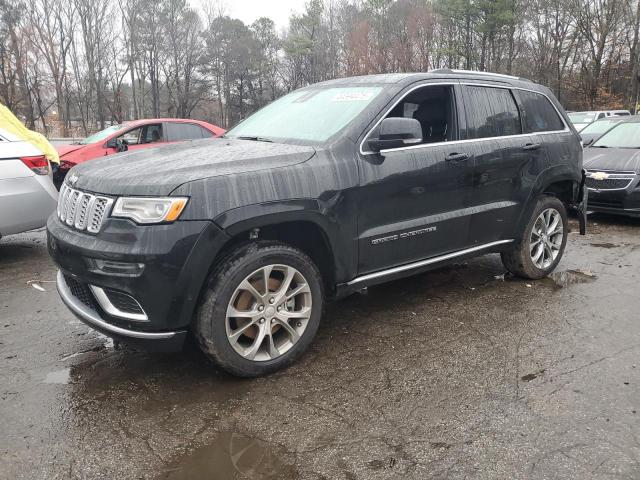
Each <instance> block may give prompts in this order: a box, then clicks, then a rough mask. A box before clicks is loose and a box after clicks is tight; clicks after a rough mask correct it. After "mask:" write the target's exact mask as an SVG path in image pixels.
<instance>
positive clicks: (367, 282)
mask: <svg viewBox="0 0 640 480" xmlns="http://www.w3.org/2000/svg"><path fill="white" fill-rule="evenodd" d="M513 242H514V240H513V239H510V240H498V241H496V242H491V243H485V244H483V245H478V246H475V247H471V248H465V249H464V250H458V251H456V252H451V253H447V254H445V255H440V256H438V257H432V258H427V259H424V260H419V261H417V262H412V263H407V264H405V265H399V266H397V267H393V268H388V269H386V270H380V271H378V272H373V273H368V274H366V275H361V276H359V277H356V278H354V279H353V280H351V281H350V282H347V283H341V284H339V285H338V286H337V289H336V290H337V291H336V297H337V298H342V297H345V296H347V295H350V294H352V293H354V292H356V291H358V290H360V289H362V288H365V287H368V286H371V285H376V284H379V283H384V282H388V281H391V280H396V279H398V278H403V277H408V276H411V275H415V274H418V273H421V272H424V271H427V270H430V269H432V268H435V267H437V266H440V265H441V264H445V263H447V262H448V261H449V260H453V259H458V258H460V257H467V256H475V255H476V254H477V253H478V252H483V251H487V250H492V249H497V250H499V248H498V247H500V246H502V245H506V244H509V243H513ZM485 253H488V252H485Z"/></svg>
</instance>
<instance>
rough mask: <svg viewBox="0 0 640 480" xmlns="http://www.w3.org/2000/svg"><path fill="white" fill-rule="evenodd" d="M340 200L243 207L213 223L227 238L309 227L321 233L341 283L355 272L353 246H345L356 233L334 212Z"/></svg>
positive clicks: (348, 222)
mask: <svg viewBox="0 0 640 480" xmlns="http://www.w3.org/2000/svg"><path fill="white" fill-rule="evenodd" d="M341 199H342V196H341V195H340V194H337V195H336V196H335V197H333V198H332V199H330V200H328V201H322V200H313V199H294V200H286V201H277V202H268V203H258V204H252V205H246V206H243V207H238V208H234V209H232V210H229V211H227V212H224V213H222V214H221V215H218V216H217V217H216V218H215V219H214V222H215V223H216V224H217V225H218V226H219V227H220V228H222V229H223V230H224V231H225V233H226V234H227V235H228V236H229V237H234V236H237V235H239V234H242V233H243V232H248V231H251V230H253V229H256V228H263V227H268V226H277V225H279V224H283V223H291V222H309V223H312V224H314V225H315V226H316V227H318V228H319V229H320V231H322V233H323V235H324V240H325V241H326V242H327V246H328V248H329V250H330V253H331V256H332V258H333V263H334V265H333V267H334V272H335V277H336V281H337V282H342V281H346V280H347V279H349V278H351V276H353V274H354V272H355V270H356V268H357V250H356V249H355V245H356V243H355V242H349V239H352V238H356V236H357V232H356V231H355V222H350V221H348V220H346V219H343V220H342V221H341V218H340V215H341V214H343V213H342V212H340V213H338V209H336V206H337V205H339V204H340V203H341ZM339 210H340V211H341V210H342V209H339ZM350 230H354V231H350ZM321 240H322V239H320V241H321Z"/></svg>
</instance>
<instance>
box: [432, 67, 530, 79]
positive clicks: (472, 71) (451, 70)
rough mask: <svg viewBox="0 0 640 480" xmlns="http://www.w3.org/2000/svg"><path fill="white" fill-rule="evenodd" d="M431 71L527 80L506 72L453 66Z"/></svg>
mask: <svg viewBox="0 0 640 480" xmlns="http://www.w3.org/2000/svg"><path fill="white" fill-rule="evenodd" d="M430 73H463V74H467V75H486V76H491V77H503V78H510V79H512V80H525V79H524V78H520V77H514V76H513V75H505V74H504V73H492V72H480V71H476V70H458V69H453V68H438V69H436V70H431V71H430Z"/></svg>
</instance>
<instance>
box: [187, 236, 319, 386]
mask: <svg viewBox="0 0 640 480" xmlns="http://www.w3.org/2000/svg"><path fill="white" fill-rule="evenodd" d="M323 301H324V299H323V290H322V281H321V277H320V273H319V272H318V269H317V267H316V266H315V265H314V263H313V262H312V260H311V259H310V258H309V257H308V256H307V255H305V254H304V253H303V252H301V251H299V250H297V249H295V248H292V247H290V246H287V245H284V244H281V243H276V242H258V243H255V244H251V245H246V246H243V247H240V248H239V249H237V250H236V251H234V252H232V254H231V255H230V256H228V257H227V258H226V259H225V260H223V261H222V262H221V264H220V265H219V266H218V268H216V269H215V271H214V272H212V274H211V276H210V279H209V284H208V287H207V291H206V292H205V295H204V299H203V303H202V304H201V306H200V309H199V311H198V314H197V316H196V325H195V328H194V333H195V336H196V339H197V340H198V343H199V345H200V347H201V349H202V350H203V351H204V353H205V354H207V355H208V356H209V357H210V358H211V359H212V360H213V361H214V362H215V363H217V364H218V365H219V366H221V367H222V368H223V369H225V370H227V371H228V372H229V373H232V374H234V375H239V376H244V377H253V376H259V375H264V374H267V373H270V372H273V371H275V370H279V369H281V368H284V367H286V366H288V365H289V364H291V363H292V362H293V361H294V360H295V359H296V358H297V357H298V356H299V355H300V354H302V352H304V350H306V348H307V347H308V346H309V344H310V343H311V341H312V339H313V337H314V335H315V333H316V330H317V328H318V324H319V322H320V317H321V315H322V308H323Z"/></svg>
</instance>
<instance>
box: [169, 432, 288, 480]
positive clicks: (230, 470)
mask: <svg viewBox="0 0 640 480" xmlns="http://www.w3.org/2000/svg"><path fill="white" fill-rule="evenodd" d="M282 457H283V453H282V452H280V451H279V450H278V449H274V448H272V447H271V446H270V445H269V444H268V443H267V442H265V441H263V440H259V439H256V438H251V437H247V436H244V435H240V434H237V433H232V432H223V433H220V434H219V435H218V437H217V438H216V440H215V442H214V443H211V444H209V445H205V446H202V447H200V448H198V449H196V450H195V451H193V452H191V453H190V454H186V455H185V456H183V457H180V458H178V459H176V460H174V461H173V462H172V463H171V464H170V465H169V466H168V467H167V468H166V469H165V472H164V473H163V474H162V475H160V477H158V478H159V479H162V480H178V479H186V478H192V479H202V480H218V479H220V480H223V479H238V480H239V479H252V480H253V479H256V480H257V479H278V480H280V479H282V480H287V479H293V478H296V477H297V474H296V470H295V468H294V467H293V466H291V465H289V464H287V463H285V462H284V461H283V459H282Z"/></svg>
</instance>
